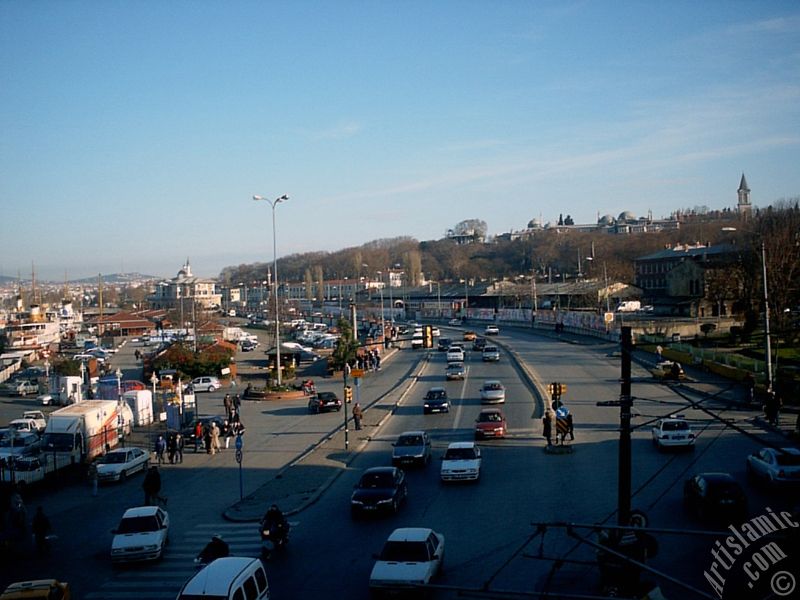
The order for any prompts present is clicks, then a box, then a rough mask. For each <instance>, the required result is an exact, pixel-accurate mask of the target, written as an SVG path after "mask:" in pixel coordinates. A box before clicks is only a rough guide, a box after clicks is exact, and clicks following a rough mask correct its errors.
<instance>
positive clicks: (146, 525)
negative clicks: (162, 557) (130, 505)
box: [117, 516, 158, 534]
mask: <svg viewBox="0 0 800 600" xmlns="http://www.w3.org/2000/svg"><path fill="white" fill-rule="evenodd" d="M148 531H158V520H157V519H156V518H155V516H150V517H128V518H127V519H122V521H120V523H119V527H118V528H117V533H119V534H123V533H146V532H148Z"/></svg>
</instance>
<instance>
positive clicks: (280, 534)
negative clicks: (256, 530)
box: [260, 522, 289, 560]
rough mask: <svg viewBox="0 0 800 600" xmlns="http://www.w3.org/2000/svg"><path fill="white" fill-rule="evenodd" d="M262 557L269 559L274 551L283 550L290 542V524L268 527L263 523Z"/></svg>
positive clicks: (261, 528)
mask: <svg viewBox="0 0 800 600" xmlns="http://www.w3.org/2000/svg"><path fill="white" fill-rule="evenodd" d="M260 530H261V558H263V559H264V560H267V559H269V557H270V556H272V553H273V552H276V551H280V550H283V549H284V548H285V547H286V544H288V543H289V524H288V523H285V524H283V525H272V526H270V527H267V526H266V525H265V524H264V523H263V522H262V523H261V527H260Z"/></svg>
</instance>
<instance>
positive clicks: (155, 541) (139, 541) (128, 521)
mask: <svg viewBox="0 0 800 600" xmlns="http://www.w3.org/2000/svg"><path fill="white" fill-rule="evenodd" d="M112 533H113V534H114V538H113V539H112V540H111V561H112V562H115V563H120V562H133V561H141V560H157V559H159V558H161V556H162V555H163V553H164V546H165V545H166V543H167V539H168V537H169V514H167V512H166V511H165V510H163V509H162V508H160V507H158V506H139V507H136V508H129V509H128V510H126V511H125V513H124V514H123V515H122V520H121V521H120V522H119V525H118V526H117V528H116V529H115V530H114V531H113V532H112Z"/></svg>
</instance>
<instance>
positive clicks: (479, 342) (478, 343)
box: [472, 338, 486, 352]
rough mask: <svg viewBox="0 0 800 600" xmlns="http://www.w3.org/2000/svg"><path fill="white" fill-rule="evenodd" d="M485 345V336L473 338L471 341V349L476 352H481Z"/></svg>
mask: <svg viewBox="0 0 800 600" xmlns="http://www.w3.org/2000/svg"><path fill="white" fill-rule="evenodd" d="M485 347H486V338H475V340H474V341H473V342H472V349H473V350H475V351H476V352H483V349H484V348H485Z"/></svg>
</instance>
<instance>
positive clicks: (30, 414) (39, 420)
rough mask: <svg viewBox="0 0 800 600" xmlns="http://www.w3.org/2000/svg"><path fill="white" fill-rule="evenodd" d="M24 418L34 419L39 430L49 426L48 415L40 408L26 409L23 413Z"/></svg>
mask: <svg viewBox="0 0 800 600" xmlns="http://www.w3.org/2000/svg"><path fill="white" fill-rule="evenodd" d="M22 418H23V419H33V420H34V421H35V422H36V429H38V430H39V431H44V428H45V427H47V417H45V416H44V413H43V412H42V411H40V410H26V411H25V412H23V413H22Z"/></svg>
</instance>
